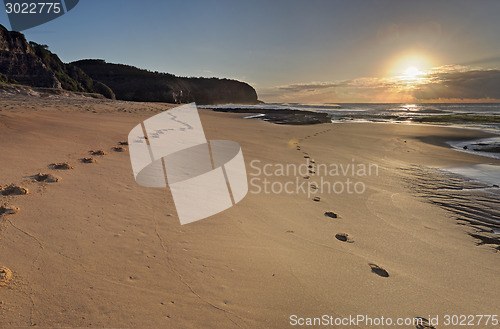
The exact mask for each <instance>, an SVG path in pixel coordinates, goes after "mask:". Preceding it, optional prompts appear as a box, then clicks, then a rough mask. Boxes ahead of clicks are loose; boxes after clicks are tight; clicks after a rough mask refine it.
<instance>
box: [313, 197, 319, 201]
mask: <svg viewBox="0 0 500 329" xmlns="http://www.w3.org/2000/svg"><path fill="white" fill-rule="evenodd" d="M320 200H321V198H320V197H319V196H317V197H314V199H313V201H316V202H319V201H320Z"/></svg>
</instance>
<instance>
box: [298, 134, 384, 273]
mask: <svg viewBox="0 0 500 329" xmlns="http://www.w3.org/2000/svg"><path fill="white" fill-rule="evenodd" d="M330 130H332V128H329V129H326V130H322V131H319V132H317V133H315V134H313V135H308V136H306V137H304V138H301V139H299V140H298V141H297V142H295V146H296V149H297V151H302V154H303V156H304V159H308V163H309V164H308V167H309V168H308V171H309V174H310V175H314V174H315V173H316V171H315V165H316V161H315V160H314V159H313V158H311V156H310V155H309V153H307V152H304V150H303V149H302V147H301V145H300V143H301V142H303V141H305V140H307V139H309V138H313V137H316V136H319V135H321V134H324V133H327V132H329V131H330ZM309 178H310V176H309V175H307V176H305V177H304V179H309ZM311 188H312V189H313V190H317V189H318V186H317V185H315V184H311ZM312 201H314V202H321V197H319V196H315V197H314V198H313V199H312ZM325 216H326V217H330V218H338V217H339V216H338V215H337V214H336V213H334V212H332V211H327V212H325ZM335 238H336V239H337V240H339V241H341V242H346V243H354V240H353V239H352V238H351V236H349V234H347V233H337V234H335ZM368 265H369V266H370V268H371V270H372V272H373V273H375V274H377V275H379V276H381V277H384V278H387V277H389V272H387V271H386V270H385V269H384V268H382V267H380V266H378V265H377V264H373V263H369V264H368Z"/></svg>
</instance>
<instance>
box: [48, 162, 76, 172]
mask: <svg viewBox="0 0 500 329" xmlns="http://www.w3.org/2000/svg"><path fill="white" fill-rule="evenodd" d="M50 167H51V168H52V169H58V170H69V169H73V166H72V165H70V164H69V163H67V162H58V163H52V164H50Z"/></svg>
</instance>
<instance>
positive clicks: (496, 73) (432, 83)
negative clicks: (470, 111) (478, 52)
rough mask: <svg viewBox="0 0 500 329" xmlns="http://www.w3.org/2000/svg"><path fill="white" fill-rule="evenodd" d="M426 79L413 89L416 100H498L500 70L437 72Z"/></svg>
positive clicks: (499, 98)
mask: <svg viewBox="0 0 500 329" xmlns="http://www.w3.org/2000/svg"><path fill="white" fill-rule="evenodd" d="M428 79H429V82H427V83H425V84H421V85H419V86H418V87H417V88H416V89H415V90H414V96H415V98H416V99H417V100H435V99H463V100H474V99H476V100H480V99H492V100H493V99H496V100H500V88H499V86H500V70H470V71H451V72H438V73H432V74H430V75H429V76H428Z"/></svg>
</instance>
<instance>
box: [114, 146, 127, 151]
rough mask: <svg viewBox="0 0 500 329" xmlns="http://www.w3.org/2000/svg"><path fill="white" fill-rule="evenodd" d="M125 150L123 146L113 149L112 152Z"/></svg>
mask: <svg viewBox="0 0 500 329" xmlns="http://www.w3.org/2000/svg"><path fill="white" fill-rule="evenodd" d="M126 150H127V148H126V147H123V146H116V147H113V151H115V152H125V151H126Z"/></svg>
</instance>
